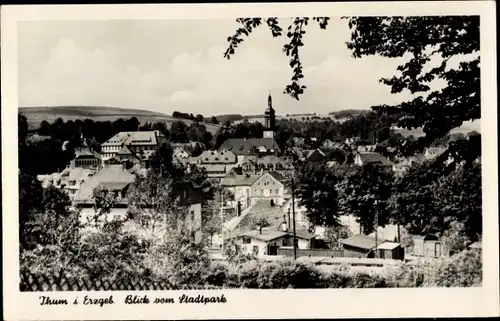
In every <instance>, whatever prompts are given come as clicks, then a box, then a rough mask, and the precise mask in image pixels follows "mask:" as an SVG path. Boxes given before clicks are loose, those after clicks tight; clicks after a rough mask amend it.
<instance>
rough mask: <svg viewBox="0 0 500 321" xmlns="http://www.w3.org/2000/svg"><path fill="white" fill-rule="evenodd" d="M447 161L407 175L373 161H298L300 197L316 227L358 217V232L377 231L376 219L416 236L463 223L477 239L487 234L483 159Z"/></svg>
mask: <svg viewBox="0 0 500 321" xmlns="http://www.w3.org/2000/svg"><path fill="white" fill-rule="evenodd" d="M446 159H447V158H446V157H444V156H443V157H442V158H440V157H438V158H437V159H436V160H429V161H426V162H423V163H417V164H413V165H412V166H410V167H409V169H408V171H407V172H406V173H405V174H404V175H396V173H395V172H394V171H393V170H392V168H390V167H383V166H379V165H376V164H371V163H368V164H365V165H363V166H348V165H337V166H333V167H329V166H327V165H326V164H325V163H309V164H299V165H298V166H297V167H298V170H297V171H296V178H295V179H296V188H295V195H296V197H297V199H299V200H300V201H299V202H300V204H301V205H304V206H305V207H306V208H307V209H308V217H309V219H310V221H311V223H313V224H315V225H320V226H325V227H331V228H334V229H335V228H340V227H341V224H340V217H341V216H342V215H353V216H354V217H355V218H356V220H357V222H358V223H359V224H360V227H361V228H360V231H359V233H364V234H369V233H371V232H373V231H374V230H375V224H376V223H375V222H377V224H378V226H382V227H383V226H385V225H387V224H394V225H398V226H400V227H401V228H405V229H406V230H407V231H408V232H409V233H411V234H413V235H418V234H438V235H440V236H443V235H446V233H447V231H449V230H450V229H451V228H452V227H453V226H457V224H458V225H459V226H461V230H460V233H463V234H464V235H465V236H466V239H467V241H469V242H474V241H477V240H479V239H480V237H481V235H482V193H481V188H482V185H481V184H482V183H481V177H482V176H481V163H480V162H479V161H478V160H477V159H476V158H469V159H457V158H455V159H454V160H453V162H451V163H449V162H446ZM466 245H467V244H466V243H463V244H461V249H460V250H463V249H464V248H465V246H466Z"/></svg>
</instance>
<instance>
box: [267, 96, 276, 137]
mask: <svg viewBox="0 0 500 321" xmlns="http://www.w3.org/2000/svg"><path fill="white" fill-rule="evenodd" d="M264 118H265V127H266V128H265V131H264V137H268V138H272V137H274V129H275V125H276V115H275V111H274V108H273V98H272V97H271V91H269V96H268V98H267V109H266V112H265V115H264Z"/></svg>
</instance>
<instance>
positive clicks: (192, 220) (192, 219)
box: [191, 211, 194, 222]
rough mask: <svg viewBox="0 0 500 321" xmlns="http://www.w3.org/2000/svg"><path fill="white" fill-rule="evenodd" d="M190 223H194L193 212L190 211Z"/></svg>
mask: <svg viewBox="0 0 500 321" xmlns="http://www.w3.org/2000/svg"><path fill="white" fill-rule="evenodd" d="M191 222H194V211H191Z"/></svg>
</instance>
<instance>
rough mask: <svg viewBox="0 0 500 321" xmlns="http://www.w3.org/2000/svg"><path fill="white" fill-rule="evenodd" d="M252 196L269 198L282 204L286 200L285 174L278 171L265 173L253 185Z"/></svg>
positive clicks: (262, 198) (261, 198)
mask: <svg viewBox="0 0 500 321" xmlns="http://www.w3.org/2000/svg"><path fill="white" fill-rule="evenodd" d="M250 198H251V199H252V202H254V201H256V200H269V202H271V201H272V202H273V203H274V204H275V205H278V206H282V205H283V203H284V202H285V184H284V177H283V175H281V174H279V173H278V172H266V173H263V174H262V175H261V176H260V177H259V178H258V179H257V180H256V181H255V182H254V183H253V184H252V185H251V186H250Z"/></svg>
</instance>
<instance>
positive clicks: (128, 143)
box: [101, 130, 165, 161]
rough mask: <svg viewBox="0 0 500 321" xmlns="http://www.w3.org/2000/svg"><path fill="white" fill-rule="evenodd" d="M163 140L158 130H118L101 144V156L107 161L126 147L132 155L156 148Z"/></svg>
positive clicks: (163, 137)
mask: <svg viewBox="0 0 500 321" xmlns="http://www.w3.org/2000/svg"><path fill="white" fill-rule="evenodd" d="M164 141H165V136H163V134H161V133H160V131H158V130H155V131H143V132H120V133H118V134H116V135H115V136H113V137H111V138H110V139H108V140H107V141H106V142H104V143H103V144H102V145H101V158H102V160H103V161H107V160H109V159H111V158H113V157H115V156H116V155H118V153H119V152H120V151H121V150H122V148H123V147H127V149H128V150H130V152H131V153H132V154H134V155H140V154H142V153H144V152H149V151H154V150H156V149H157V148H158V147H159V146H160V145H161V144H162V143H163V142H164Z"/></svg>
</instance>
